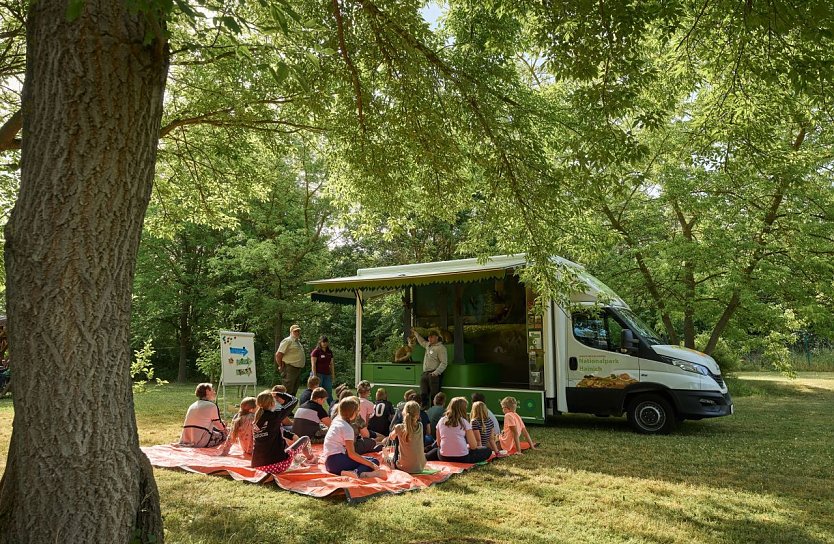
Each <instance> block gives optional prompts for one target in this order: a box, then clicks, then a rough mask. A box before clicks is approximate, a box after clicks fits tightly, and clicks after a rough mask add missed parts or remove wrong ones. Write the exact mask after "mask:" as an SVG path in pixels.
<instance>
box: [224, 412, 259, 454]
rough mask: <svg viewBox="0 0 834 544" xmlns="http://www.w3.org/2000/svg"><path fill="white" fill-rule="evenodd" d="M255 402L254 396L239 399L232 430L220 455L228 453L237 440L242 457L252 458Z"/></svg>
mask: <svg viewBox="0 0 834 544" xmlns="http://www.w3.org/2000/svg"><path fill="white" fill-rule="evenodd" d="M256 402H257V401H256V399H255V397H246V398H244V399H243V400H241V401H240V408H239V409H238V412H237V413H236V414H235V416H234V417H233V418H232V432H231V433H229V437H228V438H227V439H226V443H225V444H224V445H223V451H222V452H221V453H220V455H229V450H230V449H232V446H233V445H234V444H235V442H237V443H238V444H240V449H241V450H243V457H245V458H246V459H251V458H252V450H253V448H254V447H255V441H254V438H252V433H253V431H252V426H253V425H254V424H255V408H256V407H257V406H256Z"/></svg>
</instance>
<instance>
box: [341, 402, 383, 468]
mask: <svg viewBox="0 0 834 544" xmlns="http://www.w3.org/2000/svg"><path fill="white" fill-rule="evenodd" d="M345 398H352V399H356V402H359V398H357V397H353V396H349V397H345ZM350 425H351V427H353V431H354V433H356V439H355V440H354V442H353V448H354V450H356V453H358V454H359V455H363V454H365V453H370V452H376V451H382V444H381V443H380V442H382V441H383V440H385V435H377V437H378V440H379V442H377V440H375V439H374V438H371V432H370V431H369V430H368V424H367V423H365V420H364V419H362V416H360V415H359V412H357V413H356V417H354V418H353V420H352V421H351V422H350Z"/></svg>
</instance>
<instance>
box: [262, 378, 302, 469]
mask: <svg viewBox="0 0 834 544" xmlns="http://www.w3.org/2000/svg"><path fill="white" fill-rule="evenodd" d="M273 395H276V396H277V397H278V398H279V399H280V400H281V401H283V402H281V405H280V406H278V403H277V402H276V400H275V398H274V397H273ZM257 404H258V410H257V412H255V424H254V426H253V431H254V433H253V437H254V439H255V447H254V451H253V452H252V468H256V469H258V470H261V471H263V472H268V473H270V474H281V473H282V472H285V471H286V470H287V469H288V468H290V465H292V463H293V459H295V457H296V455H298V454H299V453H303V454H304V456H305V457H306V460H307V461H312V460H313V452H312V449H311V448H310V438H309V437H307V436H303V437H301V438H299V439H298V440H296V441H295V442H294V443H293V444H292V445H291V446H289V447H287V445H286V442H284V432H283V429H282V427H281V422H282V421H283V420H284V418H285V417H286V416H287V414H289V413H290V412H291V411H292V409H293V408H295V406H296V405H297V404H298V399H297V398H295V397H293V396H292V395H289V394H287V393H280V392H278V393H272V392H271V391H269V390H267V391H263V392H262V393H261V394H259V395H258V398H257Z"/></svg>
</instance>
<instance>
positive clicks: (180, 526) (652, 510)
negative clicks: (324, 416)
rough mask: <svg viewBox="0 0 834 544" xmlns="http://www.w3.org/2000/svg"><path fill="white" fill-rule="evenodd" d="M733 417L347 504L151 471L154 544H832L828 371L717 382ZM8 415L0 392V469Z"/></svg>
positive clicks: (168, 392) (159, 426)
mask: <svg viewBox="0 0 834 544" xmlns="http://www.w3.org/2000/svg"><path fill="white" fill-rule="evenodd" d="M729 381H730V391H731V392H732V393H734V394H736V395H737V396H736V397H735V402H736V415H734V416H731V417H727V418H722V419H718V420H712V421H696V422H686V423H685V424H684V425H683V426H682V427H680V428H679V429H678V430H677V431H676V433H675V434H672V435H670V436H665V437H646V436H640V435H637V434H634V433H632V432H631V431H630V430H629V427H628V425H627V424H626V422H625V420H624V419H616V418H609V419H599V418H595V417H590V416H588V417H585V416H562V417H560V418H558V419H557V420H556V421H555V422H554V424H553V425H552V426H549V427H533V428H531V434H532V435H533V438H534V439H535V440H537V441H539V442H541V448H540V449H539V450H538V451H537V452H534V453H531V454H525V455H523V456H516V457H512V458H509V459H506V460H502V461H501V462H498V463H494V464H491V465H488V466H487V467H483V468H478V469H475V470H473V471H470V472H468V473H466V474H464V475H460V476H455V477H453V478H452V479H451V480H449V481H448V482H446V483H445V484H441V485H439V486H435V487H432V488H430V489H428V490H426V491H422V492H416V493H408V494H405V495H399V496H384V497H381V498H377V499H372V500H370V501H368V502H365V503H362V504H359V505H356V506H348V505H347V504H345V503H344V499H343V498H339V499H327V500H321V499H311V498H306V497H301V496H299V495H294V494H290V493H288V492H285V491H281V490H279V489H278V488H277V487H273V486H271V485H269V486H267V485H249V484H243V483H236V482H233V481H231V480H227V479H224V478H219V477H206V476H200V475H194V474H184V473H179V472H174V471H167V470H157V471H156V480H157V483H158V485H159V488H160V493H161V496H162V510H163V513H164V515H165V526H166V540H167V542H169V543H189V544H196V543H215V542H216V543H237V542H247V541H249V542H263V541H271V542H287V543H290V542H303V543H305V544H310V543H314V544H324V543H330V542H351V543H354V542H355V543H368V542H375V543H388V542H408V543H424V542H425V543H428V542H450V543H451V542H468V543H473V542H508V543H510V542H512V543H515V542H525V543H537V542H548V543H549V542H565V543H578V542H588V543H638V542H645V543H691V542H709V543H742V542H743V543H748V542H784V543H802V542H808V543H824V542H829V543H834V447H833V446H834V441H833V440H832V429H834V374H825V373H819V374H810V373H807V374H800V377H799V379H797V380H793V381H791V380H787V379H785V378H782V377H780V376H777V375H774V374H765V373H747V374H741V375H739V377H738V378H736V379H732V380H729ZM192 400H193V386H188V387H184V386H173V385H170V386H166V387H165V388H164V389H161V390H155V391H150V392H148V393H145V394H142V395H138V396H137V398H136V409H137V418H138V421H139V433H140V439H141V442H142V444H143V445H150V444H155V443H160V442H172V441H175V440H176V439H177V438H178V436H179V426H180V425H181V423H182V417H183V415H184V413H185V409H186V407H187V406H188V404H189V403H190V402H191V401H192ZM11 422H12V405H11V400H10V399H8V398H6V399H2V400H0V464H2V465H3V466H4V464H5V459H6V452H7V450H8V442H9V436H10V432H11Z"/></svg>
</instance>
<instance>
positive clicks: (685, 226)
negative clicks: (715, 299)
mask: <svg viewBox="0 0 834 544" xmlns="http://www.w3.org/2000/svg"><path fill="white" fill-rule="evenodd" d="M672 208H673V209H674V210H675V215H676V216H677V218H678V223H679V224H680V227H681V232H682V233H683V237H684V239H685V240H686V243H687V245H688V247H689V248H690V251H691V248H692V247H693V246H694V245H695V235H694V233H693V230H692V228H693V226H694V225H695V222H696V221H697V217H693V218H692V219H691V220H690V221H687V220H686V216H684V214H683V210H681V208H680V206H678V203H677V202H675V201H674V200H673V201H672ZM695 285H696V284H695V261H694V260H693V259H686V260H685V261H684V262H683V286H684V295H683V345H684V346H685V347H687V348H690V349H695Z"/></svg>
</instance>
